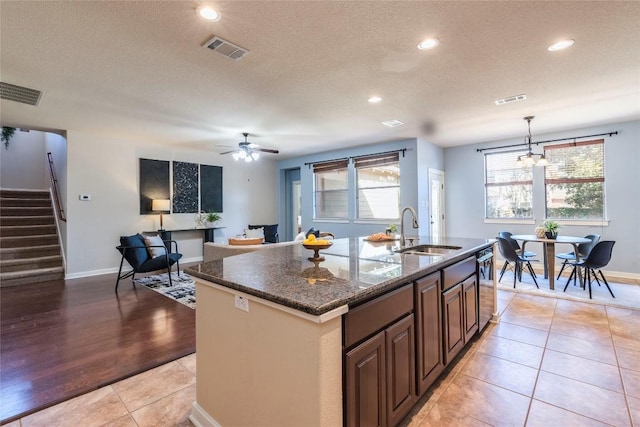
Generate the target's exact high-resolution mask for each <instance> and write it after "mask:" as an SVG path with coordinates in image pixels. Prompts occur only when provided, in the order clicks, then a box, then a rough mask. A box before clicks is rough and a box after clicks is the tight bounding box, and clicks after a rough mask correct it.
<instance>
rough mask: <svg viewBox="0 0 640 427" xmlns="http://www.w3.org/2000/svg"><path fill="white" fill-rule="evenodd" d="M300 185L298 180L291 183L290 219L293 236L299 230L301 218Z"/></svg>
mask: <svg viewBox="0 0 640 427" xmlns="http://www.w3.org/2000/svg"><path fill="white" fill-rule="evenodd" d="M301 198H302V186H301V183H300V181H293V182H292V183H291V216H292V217H293V221H291V225H292V230H291V235H292V236H293V237H294V238H295V237H296V236H297V235H298V233H300V231H301V227H300V226H301V225H302V224H301V219H302V216H301V215H302V201H301Z"/></svg>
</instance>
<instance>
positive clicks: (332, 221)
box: [313, 218, 349, 224]
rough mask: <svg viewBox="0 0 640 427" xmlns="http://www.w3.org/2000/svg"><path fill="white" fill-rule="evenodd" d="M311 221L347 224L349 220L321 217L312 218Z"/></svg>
mask: <svg viewBox="0 0 640 427" xmlns="http://www.w3.org/2000/svg"><path fill="white" fill-rule="evenodd" d="M313 222H314V223H316V222H326V223H332V224H349V220H348V219H331V218H327V219H323V218H314V219H313Z"/></svg>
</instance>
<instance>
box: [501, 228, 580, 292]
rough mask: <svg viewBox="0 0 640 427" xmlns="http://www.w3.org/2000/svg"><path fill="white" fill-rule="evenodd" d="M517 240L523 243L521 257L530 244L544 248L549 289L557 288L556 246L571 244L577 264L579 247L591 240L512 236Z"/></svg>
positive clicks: (530, 235) (545, 273)
mask: <svg viewBox="0 0 640 427" xmlns="http://www.w3.org/2000/svg"><path fill="white" fill-rule="evenodd" d="M511 237H512V238H513V239H515V240H520V241H521V242H522V245H521V248H522V252H521V255H522V254H524V250H525V247H526V245H527V243H528V242H539V243H542V244H543V246H544V251H543V256H544V278H545V279H548V280H549V289H551V290H554V288H555V258H556V245H557V244H558V243H564V244H570V245H572V246H573V253H574V254H575V256H576V262H578V261H580V254H579V252H578V245H579V244H581V243H589V242H590V241H591V240H589V239H587V238H585V237H574V236H557V237H556V238H555V239H549V238H547V237H538V236H536V235H535V234H514V235H512V236H511Z"/></svg>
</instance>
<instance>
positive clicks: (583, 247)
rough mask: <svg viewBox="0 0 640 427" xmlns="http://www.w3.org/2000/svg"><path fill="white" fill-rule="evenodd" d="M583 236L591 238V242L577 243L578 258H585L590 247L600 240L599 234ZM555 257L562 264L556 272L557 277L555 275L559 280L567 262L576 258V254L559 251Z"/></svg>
mask: <svg viewBox="0 0 640 427" xmlns="http://www.w3.org/2000/svg"><path fill="white" fill-rule="evenodd" d="M584 238H585V239H589V240H591V242H589V243H580V244H579V245H578V255H579V257H580V258H586V257H587V255H589V252H591V249H593V247H594V246H595V245H596V244H597V243H598V242H599V241H600V235H599V234H589V235H586V236H584ZM556 258H558V259H561V260H563V262H562V266H561V267H560V272H559V273H558V277H556V280H559V279H560V275H561V274H562V272H563V271H564V269H565V267H566V266H567V264H569V261H572V260H575V259H576V254H575V253H573V252H566V253H561V254H557V255H556Z"/></svg>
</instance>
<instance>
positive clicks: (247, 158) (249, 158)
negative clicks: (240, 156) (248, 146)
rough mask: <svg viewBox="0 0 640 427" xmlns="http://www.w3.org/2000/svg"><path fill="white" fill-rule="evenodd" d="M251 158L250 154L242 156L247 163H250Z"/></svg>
mask: <svg viewBox="0 0 640 427" xmlns="http://www.w3.org/2000/svg"><path fill="white" fill-rule="evenodd" d="M251 160H252V159H251V156H246V157H245V158H244V161H245V162H247V163H251Z"/></svg>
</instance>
